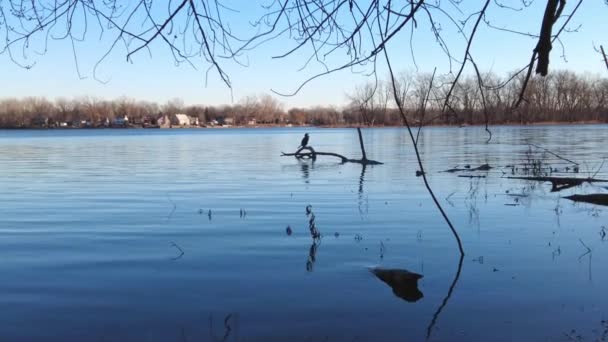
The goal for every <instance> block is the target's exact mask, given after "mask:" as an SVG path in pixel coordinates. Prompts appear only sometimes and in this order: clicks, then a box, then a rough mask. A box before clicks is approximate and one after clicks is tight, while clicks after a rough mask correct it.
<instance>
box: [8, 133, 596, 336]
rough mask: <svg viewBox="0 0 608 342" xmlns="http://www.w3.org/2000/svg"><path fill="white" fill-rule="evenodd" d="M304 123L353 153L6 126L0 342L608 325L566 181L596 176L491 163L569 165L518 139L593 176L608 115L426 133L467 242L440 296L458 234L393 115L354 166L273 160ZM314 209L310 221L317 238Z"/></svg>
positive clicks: (434, 174) (216, 137) (549, 331)
mask: <svg viewBox="0 0 608 342" xmlns="http://www.w3.org/2000/svg"><path fill="white" fill-rule="evenodd" d="M304 132H308V133H310V136H311V139H310V145H312V146H313V147H315V148H316V150H317V151H331V152H337V153H342V154H345V155H347V156H350V157H359V156H360V151H359V146H358V140H357V134H356V131H355V130H353V129H314V128H310V129H299V128H298V129H217V130H214V129H200V130H64V131H61V130H53V131H0V165H1V168H0V189H1V194H2V195H1V196H0V259H1V260H2V261H1V262H0V274H1V275H2V281H0V308H2V309H1V310H0V322H2V323H1V324H0V340H2V341H68V340H72V341H140V340H141V341H221V340H226V341H286V340H290V341H373V340H375V341H381V340H382V341H393V340H395V341H396V340H401V341H423V340H425V339H427V334H428V333H429V332H430V336H428V339H429V340H431V341H455V340H460V341H524V340H525V341H527V340H532V341H554V340H569V338H570V337H568V336H566V334H569V335H570V336H571V338H576V336H578V335H580V336H581V337H582V338H583V339H584V340H595V339H596V338H601V337H602V334H604V333H605V329H606V328H608V325H607V324H606V323H605V322H604V323H603V322H602V321H603V320H605V319H607V318H608V293H607V290H606V284H607V283H608V272H607V271H606V264H607V263H608V243H606V242H604V241H603V240H602V235H601V230H602V226H607V229H608V220H606V211H605V209H603V208H602V207H598V206H593V205H589V204H580V203H579V204H575V203H572V202H570V201H568V200H566V199H563V198H561V199H560V197H562V196H566V195H569V194H573V193H591V192H606V191H607V190H606V188H603V186H608V184H600V183H596V184H595V185H585V186H582V187H578V188H574V189H568V190H565V191H562V192H559V193H552V192H550V190H551V186H550V184H543V183H533V182H529V181H522V180H514V179H507V178H504V176H508V175H510V172H511V168H510V167H506V166H507V165H512V164H517V163H523V162H524V161H525V160H526V158H527V157H529V156H530V155H532V156H533V157H534V158H544V159H545V161H546V162H549V163H551V165H553V166H554V167H556V168H560V169H564V170H565V167H566V166H569V164H568V163H567V162H565V161H563V160H560V159H557V158H555V157H554V156H552V155H550V154H547V153H543V151H542V150H539V149H536V148H532V149H530V147H529V146H528V145H526V144H525V143H526V141H530V142H532V143H534V144H538V145H540V146H542V147H544V148H548V149H551V150H552V151H554V152H557V153H559V154H560V155H561V156H563V157H566V158H568V159H572V160H575V161H579V162H580V172H579V175H578V176H583V177H588V176H591V175H593V174H594V173H595V172H596V170H598V168H599V167H600V164H601V161H602V159H603V158H606V157H608V149H607V148H606V138H607V137H608V126H554V127H549V126H546V127H545V126H536V127H500V128H494V129H493V134H494V138H493V139H492V141H491V143H490V144H485V140H486V133H485V132H484V131H483V129H482V128H476V127H469V128H460V129H459V128H427V129H424V130H423V132H422V133H421V137H420V144H421V146H420V148H421V152H422V153H423V158H424V159H425V165H426V167H427V169H428V170H427V171H428V175H429V180H430V182H431V184H432V186H433V187H434V189H435V191H436V193H437V197H438V198H439V200H440V202H441V204H442V205H443V206H444V208H445V209H446V211H447V213H448V215H449V216H450V218H451V219H452V221H453V223H454V225H455V226H456V228H457V229H458V231H459V232H460V235H461V238H462V241H463V244H464V248H465V252H466V256H465V258H464V261H463V263H462V269H461V272H460V277H459V279H458V281H457V283H455V285H454V287H453V291H452V292H451V296H450V297H449V298H446V296H447V295H448V290H449V289H450V286H451V285H452V283H453V280H454V277H455V274H456V272H457V271H458V260H459V258H458V249H457V246H456V243H455V240H454V238H453V236H452V235H451V233H450V231H449V229H448V227H447V226H446V224H445V222H444V221H443V220H442V218H441V217H440V216H439V214H438V212H437V210H436V208H435V207H434V205H433V202H432V201H431V199H430V197H429V195H428V194H427V192H426V191H425V189H424V186H423V183H422V179H421V178H418V177H415V172H416V170H417V165H416V163H415V158H414V155H413V150H412V148H411V144H410V143H409V138H408V136H407V134H406V131H404V130H403V129H396V128H394V129H364V130H363V136H364V139H365V142H366V147H367V154H368V157H369V158H371V159H375V160H379V161H382V162H384V163H385V164H384V165H379V166H373V167H367V168H366V169H365V172H364V173H362V167H361V166H360V165H358V164H344V165H341V164H339V163H338V160H336V159H335V158H331V157H319V159H318V160H317V161H316V162H315V163H314V164H312V163H310V162H299V161H298V160H296V159H295V158H293V157H281V156H280V154H281V151H285V152H293V151H294V150H295V149H296V148H297V146H298V144H299V142H300V139H301V138H302V135H303V134H304ZM530 150H531V151H532V153H531V154H530V153H527V152H529V151H530ZM485 163H488V164H490V165H492V166H494V167H495V168H494V169H492V170H491V171H489V172H480V173H473V174H476V175H487V177H486V178H461V177H458V176H457V174H454V173H442V172H440V171H442V170H445V169H449V168H452V167H454V166H460V167H463V166H464V165H466V164H470V165H472V166H473V167H474V166H478V165H481V164H485ZM607 164H608V163H607ZM570 166H571V165H570ZM606 170H608V165H605V166H604V167H603V168H602V169H601V170H599V172H598V173H597V175H596V177H598V178H608V173H607V172H606ZM466 174H471V173H466ZM307 205H311V206H312V210H313V212H314V214H315V221H316V226H317V228H318V229H319V231H320V232H321V233H322V234H323V237H322V239H321V242H320V243H318V244H316V245H314V246H312V239H311V237H310V233H309V230H308V218H307V216H306V213H305V208H306V206H307ZM209 211H211V215H209ZM288 226H289V227H291V229H292V231H293V234H291V235H290V236H289V235H287V234H286V228H287V227H288ZM607 240H608V239H607ZM586 246H587V247H588V248H589V249H590V250H591V252H590V253H587V252H588V250H587V247H586ZM182 252H183V254H182ZM311 253H312V254H314V255H313V256H311ZM376 266H381V267H386V268H398V269H406V270H409V271H411V272H416V273H420V274H422V275H423V276H424V278H422V279H421V280H420V281H419V283H418V286H419V290H420V291H421V292H422V293H423V297H422V298H420V299H419V300H418V301H416V302H409V301H406V300H404V299H402V298H399V297H398V296H396V295H395V294H394V293H393V291H392V289H391V288H390V287H389V286H388V285H387V284H386V283H384V282H382V281H380V280H379V279H378V278H376V277H375V276H374V275H373V274H372V273H371V272H370V268H372V267H376ZM442 304H445V305H442ZM440 308H441V310H440V312H439V313H438V314H437V311H438V310H439V309H440ZM573 330H574V331H573Z"/></svg>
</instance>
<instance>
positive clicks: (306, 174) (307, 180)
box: [300, 161, 310, 184]
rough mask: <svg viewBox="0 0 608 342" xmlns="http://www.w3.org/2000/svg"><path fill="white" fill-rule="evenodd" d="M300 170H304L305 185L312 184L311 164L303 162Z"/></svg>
mask: <svg viewBox="0 0 608 342" xmlns="http://www.w3.org/2000/svg"><path fill="white" fill-rule="evenodd" d="M300 170H302V179H304V183H306V184H308V183H310V164H309V163H307V162H302V161H301V162H300Z"/></svg>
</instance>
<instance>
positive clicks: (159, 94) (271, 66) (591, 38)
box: [0, 0, 608, 106]
mask: <svg viewBox="0 0 608 342" xmlns="http://www.w3.org/2000/svg"><path fill="white" fill-rule="evenodd" d="M503 2H505V1H503ZM507 2H508V3H509V4H510V3H511V2H512V3H513V4H514V5H517V4H519V3H520V2H519V1H514V0H508V1H507ZM445 3H447V2H445ZM481 3H482V2H481V1H475V4H473V1H470V0H469V1H464V3H463V5H462V10H463V12H465V13H467V11H468V12H469V13H472V12H474V11H475V10H476V9H475V7H471V6H481ZM505 3H506V2H505ZM545 3H546V2H544V1H535V2H534V3H533V4H532V6H531V7H530V8H527V9H525V10H524V11H520V12H517V11H508V10H505V9H502V8H499V7H497V6H496V5H495V3H494V2H492V4H491V5H490V7H489V9H488V13H487V18H488V20H490V21H491V22H492V24H493V25H496V26H500V27H507V28H509V29H513V30H520V31H525V32H531V33H537V32H538V30H539V25H540V24H539V20H540V18H541V17H542V14H543V11H544V4H545ZM226 4H227V5H228V6H229V7H232V8H235V9H238V10H239V12H238V13H234V12H229V11H228V12H227V14H226V19H227V20H228V21H229V22H230V25H231V28H232V29H233V31H235V32H237V33H238V34H239V35H243V36H247V35H249V34H252V33H253V32H254V31H255V29H254V28H252V27H251V26H250V24H249V23H250V22H251V20H254V19H255V18H257V17H258V16H259V15H260V14H261V13H262V8H261V3H259V2H257V1H236V0H233V1H228V2H226ZM574 5H575V1H569V2H568V6H567V8H566V11H565V13H567V12H569V11H570V10H571V9H572V8H573V6H574ZM2 6H4V5H2ZM452 10H453V9H452ZM452 13H456V12H454V10H453V11H452ZM606 18H608V6H607V5H606V4H604V2H603V1H599V0H587V1H585V2H583V4H582V5H581V7H580V10H579V12H578V13H577V15H576V17H575V18H574V19H573V20H572V22H571V24H570V25H569V26H568V27H569V28H570V29H576V31H577V32H572V33H570V32H569V33H565V34H564V35H563V36H562V37H563V39H562V41H563V43H564V46H565V49H566V50H565V51H566V60H564V59H563V58H560V55H561V54H562V49H561V46H560V45H558V44H556V45H555V46H554V49H553V53H552V59H551V66H550V68H551V69H552V70H555V69H570V70H574V71H577V72H587V73H592V74H599V73H606V72H607V71H606V69H605V66H604V65H603V62H602V60H601V57H600V55H599V54H597V53H596V52H595V51H594V50H593V45H594V44H595V45H596V46H599V45H600V44H604V45H605V46H608V36H606V35H605V33H606V32H608V20H606ZM440 22H441V23H442V34H443V35H444V37H445V38H446V40H447V41H448V44H449V45H450V49H451V52H452V54H453V55H454V56H455V57H456V58H458V59H461V58H462V54H463V47H464V45H465V44H464V42H463V40H462V38H461V37H460V35H459V34H458V32H457V31H456V29H455V28H454V27H453V26H450V25H449V24H448V22H447V21H445V20H441V19H440ZM472 23H473V21H471V22H470V23H469V24H468V26H467V30H469V29H470V28H471V26H472ZM90 31H92V32H89V38H88V39H87V40H86V41H84V42H77V43H76V46H75V47H76V51H77V56H78V62H79V64H78V65H79V70H80V73H81V75H82V76H84V78H83V79H81V78H79V74H78V72H77V68H76V64H75V61H74V56H73V54H72V46H71V43H70V42H69V41H66V40H63V41H62V40H57V41H51V42H50V43H49V49H48V51H47V53H46V54H44V55H41V56H40V55H38V54H36V53H34V52H33V51H30V52H29V53H28V54H27V57H28V58H27V61H30V62H31V61H35V63H36V64H35V66H34V67H33V68H31V69H29V70H26V69H23V68H21V67H19V66H17V65H15V64H14V63H13V62H11V61H10V59H9V58H8V56H7V55H6V54H3V55H0V97H25V96H45V97H48V98H56V97H67V98H71V97H77V96H92V97H98V98H107V99H111V98H116V97H120V96H127V97H131V98H135V99H139V100H149V101H156V102H159V103H163V102H166V101H168V100H170V99H172V98H181V99H183V100H184V102H185V103H186V104H208V105H219V104H230V103H236V102H238V101H239V99H241V98H242V97H245V96H248V95H256V94H262V93H269V92H270V90H271V89H274V90H276V91H279V92H284V93H289V92H291V91H293V90H295V89H296V88H297V87H298V86H299V85H300V84H301V82H302V81H303V80H305V79H307V78H308V77H309V76H311V75H313V74H314V73H315V72H318V71H320V70H322V69H321V67H320V65H315V64H314V63H313V64H311V65H309V66H308V67H307V68H305V69H304V70H301V71H299V69H300V67H301V66H302V64H303V63H304V61H305V60H306V56H308V54H307V53H309V52H310V50H304V51H302V53H296V54H294V55H293V56H290V57H288V58H285V59H272V56H275V55H278V54H281V53H282V52H285V51H287V50H288V49H289V48H290V47H292V46H294V44H295V43H294V42H293V41H291V40H289V39H288V38H287V37H279V38H277V39H275V40H273V41H271V42H269V43H266V44H263V45H261V46H259V47H257V48H256V49H255V50H253V51H250V52H248V53H247V54H246V56H244V57H243V58H246V59H247V62H248V65H249V66H248V67H243V66H241V65H238V64H237V63H234V62H232V61H230V60H223V61H222V66H223V67H224V68H225V70H226V72H227V73H228V75H229V76H230V78H231V81H232V83H233V88H232V90H231V89H228V88H227V87H226V86H225V85H224V84H223V83H222V82H221V80H220V79H219V77H218V76H217V74H216V73H215V72H214V71H211V72H210V73H209V78H208V80H207V82H205V67H206V66H207V64H204V63H199V64H198V66H199V68H198V70H194V69H193V68H192V67H190V66H188V65H186V64H182V65H179V66H176V65H175V63H174V61H173V59H172V57H171V55H170V54H169V53H168V50H167V49H166V47H165V46H164V45H162V44H160V43H155V44H153V45H152V49H151V55H149V54H148V53H147V52H142V53H139V54H137V55H136V56H134V58H133V63H128V62H127V61H126V59H125V50H124V49H123V48H117V49H115V50H114V51H113V52H112V54H111V55H110V56H109V57H108V58H107V59H106V60H105V61H104V62H103V63H102V64H101V65H100V66H99V68H98V69H97V75H98V77H99V78H101V79H103V80H105V81H107V82H105V83H102V82H99V81H98V80H95V79H94V78H93V68H94V66H95V63H96V62H97V61H98V60H99V58H100V57H101V56H103V54H104V53H105V51H106V50H107V47H108V44H109V43H110V40H109V38H110V37H111V36H110V35H109V34H108V33H106V36H105V37H106V39H101V40H99V39H98V38H97V35H96V32H94V30H92V29H91V30H90ZM0 33H1V34H2V35H4V31H0ZM409 34H410V32H409V29H407V30H404V31H402V33H400V34H399V35H397V36H395V38H394V39H393V40H392V41H391V43H390V44H389V46H388V51H389V53H390V56H391V59H392V61H393V63H394V65H393V67H394V68H395V69H397V70H400V71H401V70H410V71H415V69H416V68H415V65H414V63H413V59H412V56H411V54H410V50H409ZM413 43H414V50H415V53H414V56H415V60H416V62H417V63H416V64H417V66H418V70H419V71H422V72H430V71H432V70H433V68H434V67H437V68H438V72H441V73H447V72H449V67H448V66H449V63H448V60H447V57H446V55H445V54H444V53H443V52H442V51H441V49H440V48H439V47H438V45H437V44H436V42H435V39H434V37H433V35H432V34H431V32H430V29H429V27H428V25H427V24H426V23H425V22H424V19H419V27H418V30H417V31H416V33H415V36H414V41H413ZM534 45H535V41H534V40H533V39H531V38H528V37H522V36H518V35H514V34H510V33H505V32H500V31H496V30H492V29H489V28H486V27H482V28H481V29H480V31H479V33H478V37H477V39H476V40H475V42H474V43H473V47H472V53H473V56H474V57H475V58H476V60H477V63H478V65H479V67H480V68H481V69H482V71H489V70H491V71H493V72H495V73H498V74H503V73H505V72H507V71H511V70H514V69H517V68H521V67H522V66H524V65H525V64H526V63H527V62H528V60H529V58H530V53H531V50H532V49H533V47H534ZM343 58H344V54H343V53H339V54H337V55H334V56H333V57H329V58H328V60H327V63H329V64H333V65H337V64H336V63H339V62H341V61H343V60H344V59H343ZM377 68H378V73H379V75H380V76H384V75H386V67H385V65H384V63H383V61H382V60H379V62H378V65H377ZM453 69H455V67H453ZM357 71H365V69H364V68H358V70H357ZM468 71H469V72H471V70H468ZM366 80H369V77H368V76H366V75H365V74H363V73H353V72H351V70H345V71H342V72H338V73H335V74H332V75H330V76H326V77H322V78H320V79H318V80H316V81H313V82H312V83H310V84H308V85H307V86H305V87H304V88H303V89H302V90H301V91H300V92H299V93H298V94H297V95H296V96H293V97H278V99H279V100H280V101H281V102H283V103H285V104H286V105H287V106H314V105H336V106H340V105H343V104H345V103H346V101H347V100H346V96H345V94H347V93H348V92H349V91H351V90H352V88H353V87H354V85H356V84H358V83H362V82H365V81H366ZM206 83H207V84H206Z"/></svg>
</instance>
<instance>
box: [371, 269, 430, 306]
mask: <svg viewBox="0 0 608 342" xmlns="http://www.w3.org/2000/svg"><path fill="white" fill-rule="evenodd" d="M370 272H372V273H373V274H374V275H375V276H376V277H378V279H380V280H382V281H383V282H384V283H386V284H387V285H388V286H390V287H391V289H393V293H394V294H395V296H397V297H399V298H401V299H404V300H405V301H407V302H410V303H414V302H417V301H418V300H420V299H421V298H422V297H424V295H423V294H422V292H421V291H420V290H419V289H418V280H419V279H421V278H422V275H420V274H418V273H414V272H410V271H408V270H400V269H387V268H380V267H376V268H372V269H370Z"/></svg>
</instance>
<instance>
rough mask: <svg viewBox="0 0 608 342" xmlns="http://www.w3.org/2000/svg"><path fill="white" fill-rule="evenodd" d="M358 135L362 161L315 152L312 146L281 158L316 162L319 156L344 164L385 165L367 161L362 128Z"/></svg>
mask: <svg viewBox="0 0 608 342" xmlns="http://www.w3.org/2000/svg"><path fill="white" fill-rule="evenodd" d="M357 133H359V144H360V146H361V154H362V156H363V157H362V158H361V159H351V158H347V157H345V156H343V155H341V154H338V153H333V152H321V151H315V149H314V148H312V146H304V147H300V148H299V149H298V150H297V151H295V152H294V153H285V152H281V157H285V156H293V157H296V158H297V159H304V158H305V159H312V160H313V161H315V160H317V156H330V157H336V158H340V160H341V161H342V163H358V164H361V165H382V164H383V163H381V162H379V161H375V160H371V159H367V155H366V154H365V146H364V145H363V137H362V136H361V129H360V128H357ZM304 150H306V151H308V152H302V151H304Z"/></svg>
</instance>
